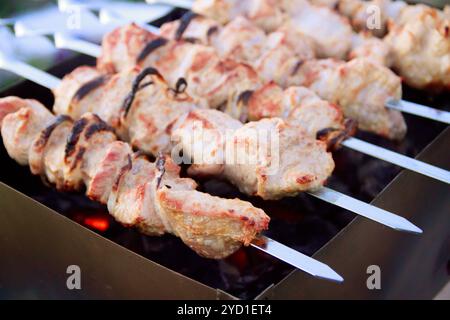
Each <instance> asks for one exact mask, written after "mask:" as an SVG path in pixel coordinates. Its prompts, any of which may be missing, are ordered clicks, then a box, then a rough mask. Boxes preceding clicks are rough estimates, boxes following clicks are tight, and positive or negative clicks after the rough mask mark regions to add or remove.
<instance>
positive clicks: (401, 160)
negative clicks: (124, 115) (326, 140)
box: [55, 33, 450, 184]
mask: <svg viewBox="0 0 450 320" xmlns="http://www.w3.org/2000/svg"><path fill="white" fill-rule="evenodd" d="M85 45H86V46H85ZM55 46H56V47H57V48H60V49H70V50H74V51H77V52H81V53H84V54H87V55H91V56H93V57H97V58H98V57H99V56H100V53H101V47H100V46H97V45H94V44H92V43H90V42H87V41H83V40H78V39H75V38H73V37H71V36H68V35H65V34H60V33H58V34H55ZM94 47H96V49H94ZM342 145H343V146H345V147H347V148H349V149H352V150H355V151H358V152H361V153H364V154H367V155H369V156H371V157H375V158H378V159H381V160H384V161H386V162H389V163H392V164H394V165H397V166H399V167H402V168H405V169H408V170H411V171H414V172H417V173H420V174H423V175H425V176H428V177H430V178H433V179H436V180H439V181H442V182H444V183H447V184H450V171H447V170H444V169H441V168H439V167H436V166H433V165H430V164H428V163H425V162H422V161H419V160H416V159H413V158H410V157H407V156H404V155H402V154H399V153H397V152H393V151H390V150H388V149H385V148H382V147H379V146H376V145H373V144H371V143H368V142H365V141H362V140H360V139H357V138H349V139H347V140H345V141H343V142H342Z"/></svg>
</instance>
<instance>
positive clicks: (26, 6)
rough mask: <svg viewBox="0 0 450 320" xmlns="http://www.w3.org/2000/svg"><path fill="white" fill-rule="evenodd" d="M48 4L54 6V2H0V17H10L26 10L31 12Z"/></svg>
mask: <svg viewBox="0 0 450 320" xmlns="http://www.w3.org/2000/svg"><path fill="white" fill-rule="evenodd" d="M49 3H54V4H56V0H55V1H52V0H1V1H0V17H1V18H6V17H10V16H12V15H14V14H17V13H21V12H25V11H27V10H33V9H35V8H39V7H42V6H43V5H45V4H49Z"/></svg>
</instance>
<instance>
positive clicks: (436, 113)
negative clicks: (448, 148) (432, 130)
mask: <svg viewBox="0 0 450 320" xmlns="http://www.w3.org/2000/svg"><path fill="white" fill-rule="evenodd" d="M386 107H388V108H390V109H394V110H398V111H401V112H405V113H409V114H413V115H416V116H419V117H422V118H427V119H431V120H434V121H439V122H443V123H446V124H450V112H448V111H444V110H439V109H434V108H431V107H428V106H424V105H422V104H418V103H414V102H409V101H405V100H398V101H397V100H388V101H387V102H386Z"/></svg>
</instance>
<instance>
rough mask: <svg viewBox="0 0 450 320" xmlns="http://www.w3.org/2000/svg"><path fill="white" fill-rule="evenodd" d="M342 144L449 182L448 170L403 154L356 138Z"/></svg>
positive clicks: (449, 174)
mask: <svg viewBox="0 0 450 320" xmlns="http://www.w3.org/2000/svg"><path fill="white" fill-rule="evenodd" d="M342 145H343V146H345V147H347V148H349V149H352V150H355V151H358V152H361V153H364V154H367V155H369V156H372V157H374V158H378V159H381V160H384V161H386V162H389V163H392V164H395V165H398V166H399V167H402V168H405V169H408V170H411V171H414V172H417V173H420V174H423V175H425V176H428V177H430V178H433V179H436V180H439V181H442V182H444V183H447V184H450V171H448V170H445V169H442V168H439V167H436V166H433V165H431V164H428V163H425V162H423V161H420V160H416V159H413V158H410V157H407V156H404V155H402V154H400V153H397V152H394V151H391V150H388V149H386V148H382V147H379V146H376V145H374V144H371V143H368V142H365V141H363V140H359V139H356V138H348V139H347V140H345V141H343V142H342Z"/></svg>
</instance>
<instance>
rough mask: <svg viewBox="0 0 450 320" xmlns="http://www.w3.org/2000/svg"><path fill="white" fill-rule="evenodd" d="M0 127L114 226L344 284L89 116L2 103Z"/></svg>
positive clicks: (250, 213) (20, 151)
mask: <svg viewBox="0 0 450 320" xmlns="http://www.w3.org/2000/svg"><path fill="white" fill-rule="evenodd" d="M0 128H1V130H2V137H3V140H4V143H5V146H6V148H7V150H8V153H9V154H10V155H11V156H12V157H13V158H14V159H15V160H16V161H18V162H19V163H20V164H22V165H25V164H27V163H28V164H29V165H30V168H31V171H32V172H33V173H34V174H40V175H42V176H43V177H44V178H45V179H47V180H48V181H50V182H52V183H54V184H56V186H57V188H58V189H64V190H77V189H79V188H80V187H81V185H82V184H85V185H86V194H87V195H88V196H89V197H90V198H91V199H93V200H96V201H99V202H101V203H104V204H107V206H108V210H109V211H110V213H111V214H112V215H113V216H114V217H115V219H116V220H118V221H119V222H121V223H122V224H124V225H126V226H136V227H138V229H139V230H140V231H141V232H143V233H145V234H148V235H161V234H163V233H172V234H174V235H176V236H178V237H180V238H181V239H182V241H183V242H184V243H186V244H187V245H188V246H189V247H190V248H191V249H193V250H194V251H196V252H197V253H198V254H200V255H202V256H204V257H207V258H214V259H221V258H224V257H226V256H228V255H230V254H232V253H233V252H235V251H236V250H237V249H239V247H240V246H241V245H243V244H244V245H250V246H253V247H255V248H257V249H258V250H261V251H263V252H265V253H267V254H269V255H272V256H274V257H276V258H278V259H280V260H282V261H285V262H286V263H288V264H291V265H292V266H294V267H295V268H298V269H300V270H303V271H305V272H307V273H309V274H311V275H313V276H315V277H318V278H323V279H327V280H332V281H336V282H342V281H343V278H342V277H341V276H340V275H339V274H337V273H336V272H335V271H334V270H332V269H331V268H330V267H329V266H328V265H326V264H323V263H321V262H319V261H317V260H315V259H312V258H310V257H308V256H306V255H304V254H302V253H300V252H297V251H295V250H293V249H291V248H289V247H287V246H285V245H283V244H281V243H278V242H277V241H275V240H272V239H270V238H268V237H265V236H262V235H260V234H259V233H260V232H261V231H263V230H264V229H267V225H268V222H269V217H267V216H266V215H265V213H264V212H263V211H262V210H260V209H257V208H255V207H253V206H252V205H251V204H250V203H248V202H246V201H241V200H239V199H233V200H228V199H223V198H219V197H213V196H210V195H208V194H206V193H202V192H199V191H196V190H195V188H196V183H195V182H194V181H193V180H191V179H189V178H180V177H179V172H180V168H179V167H178V166H177V165H176V164H175V163H173V161H172V160H171V159H170V157H168V156H162V155H160V156H159V157H158V158H157V161H156V162H155V163H151V162H149V161H148V160H147V159H146V158H145V157H143V156H142V155H140V154H139V153H133V151H132V149H131V147H130V146H129V145H128V144H126V143H123V142H120V141H117V140H116V137H115V135H114V133H113V132H112V128H111V127H109V126H108V125H107V124H106V123H105V122H103V121H102V120H101V119H100V118H99V117H98V116H96V115H95V114H92V113H86V114H84V115H83V116H82V117H81V118H80V119H79V120H78V121H76V122H73V120H72V119H71V118H70V117H68V116H64V115H60V116H57V117H55V116H54V115H52V114H51V113H50V112H49V111H48V110H47V109H46V108H45V107H44V106H42V105H41V104H40V103H38V102H37V101H34V100H24V99H20V98H16V97H8V98H2V99H0Z"/></svg>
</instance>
